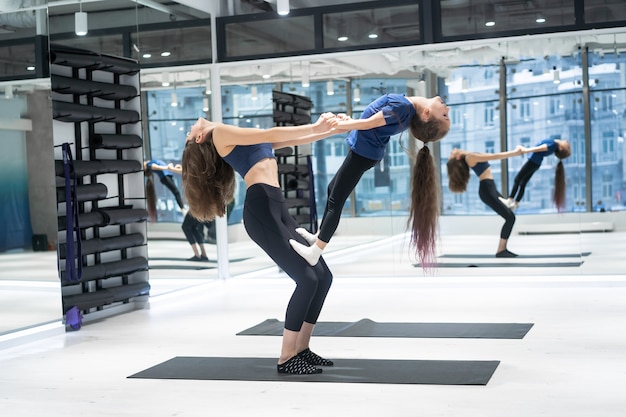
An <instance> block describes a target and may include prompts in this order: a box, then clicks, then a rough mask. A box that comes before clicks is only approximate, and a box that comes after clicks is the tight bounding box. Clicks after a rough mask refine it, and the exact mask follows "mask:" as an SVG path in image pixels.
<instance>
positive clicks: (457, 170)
mask: <svg viewBox="0 0 626 417" xmlns="http://www.w3.org/2000/svg"><path fill="white" fill-rule="evenodd" d="M523 153H524V148H523V147H521V146H518V147H516V148H515V149H514V150H512V151H507V152H499V153H478V152H468V151H463V150H461V149H456V148H455V149H453V150H452V152H450V157H449V158H448V164H447V165H448V187H449V188H450V191H452V192H453V193H463V192H465V190H466V189H467V183H468V182H469V177H470V172H469V170H470V168H471V169H472V171H474V173H475V174H476V176H477V177H478V180H479V181H480V185H479V187H478V196H479V197H480V200H481V201H482V202H483V203H485V204H486V205H487V206H489V207H490V208H491V209H492V210H493V211H495V212H496V213H497V214H498V215H499V216H500V217H502V218H503V219H504V225H503V226H502V229H501V230H500V241H499V243H498V249H497V251H496V258H514V257H516V256H517V254H515V253H513V252H511V251H509V250H508V249H507V248H506V244H507V242H508V240H509V237H510V236H511V231H512V230H513V225H514V224H515V214H514V213H513V211H512V210H511V209H510V208H509V207H507V205H506V204H504V203H503V202H502V201H500V199H499V197H502V195H501V194H500V192H498V190H497V189H496V184H495V182H494V181H493V174H492V173H491V166H490V165H489V162H488V161H494V160H498V159H505V158H510V157H512V156H518V155H522V154H523Z"/></svg>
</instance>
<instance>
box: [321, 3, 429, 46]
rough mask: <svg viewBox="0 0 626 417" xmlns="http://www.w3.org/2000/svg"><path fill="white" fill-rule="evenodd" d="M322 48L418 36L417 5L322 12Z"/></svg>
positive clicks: (415, 37) (372, 43)
mask: <svg viewBox="0 0 626 417" xmlns="http://www.w3.org/2000/svg"><path fill="white" fill-rule="evenodd" d="M323 30H324V48H341V47H346V46H357V45H364V46H373V45H376V44H380V43H391V42H397V43H399V42H406V41H419V40H420V27H419V6H418V5H417V4H415V5H409V6H401V7H386V8H381V9H371V10H358V11H353V12H343V13H328V14H325V15H324V29H323Z"/></svg>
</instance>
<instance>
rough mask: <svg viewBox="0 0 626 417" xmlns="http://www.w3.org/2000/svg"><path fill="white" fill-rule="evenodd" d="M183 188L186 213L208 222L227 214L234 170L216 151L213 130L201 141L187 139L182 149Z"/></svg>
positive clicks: (233, 190)
mask: <svg viewBox="0 0 626 417" xmlns="http://www.w3.org/2000/svg"><path fill="white" fill-rule="evenodd" d="M182 166H183V174H182V176H183V190H184V193H185V199H186V200H187V203H188V204H189V213H190V214H191V215H192V216H193V217H195V218H196V219H198V220H201V221H210V220H213V219H214V218H215V217H217V216H220V217H221V216H224V215H225V214H226V204H227V202H229V201H231V200H232V199H233V194H234V192H235V171H234V170H233V168H232V167H231V166H230V165H228V164H227V163H226V161H224V159H223V158H222V157H221V156H220V155H219V154H218V153H217V150H216V149H215V146H214V145H213V137H212V132H209V133H208V134H207V135H206V137H205V140H204V143H200V144H198V143H196V142H195V141H188V142H187V143H186V144H185V150H184V151H183V160H182Z"/></svg>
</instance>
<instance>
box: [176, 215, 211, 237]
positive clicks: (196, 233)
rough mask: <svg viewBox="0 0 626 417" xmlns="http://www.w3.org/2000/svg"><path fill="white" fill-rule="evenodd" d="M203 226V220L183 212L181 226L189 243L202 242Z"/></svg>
mask: <svg viewBox="0 0 626 417" xmlns="http://www.w3.org/2000/svg"><path fill="white" fill-rule="evenodd" d="M204 226H205V223H204V222H201V221H200V220H198V219H196V218H195V217H193V216H192V215H191V214H189V213H187V214H185V218H184V219H183V225H182V226H181V228H182V229H183V233H184V234H185V237H186V238H187V242H189V243H190V244H191V245H193V244H195V243H198V244H200V243H204Z"/></svg>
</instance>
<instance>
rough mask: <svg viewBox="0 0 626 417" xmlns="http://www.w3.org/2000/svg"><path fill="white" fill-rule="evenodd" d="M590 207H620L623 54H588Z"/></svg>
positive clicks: (625, 121) (625, 122)
mask: <svg viewBox="0 0 626 417" xmlns="http://www.w3.org/2000/svg"><path fill="white" fill-rule="evenodd" d="M589 61H590V67H589V77H590V80H589V86H590V89H591V90H592V93H591V95H590V102H591V106H590V107H591V155H592V165H591V167H592V192H591V194H592V197H591V198H592V201H591V203H592V209H593V210H594V211H615V210H624V209H625V207H624V196H626V181H625V179H624V169H623V167H624V137H625V136H626V114H625V113H624V104H625V103H626V83H625V79H626V78H625V77H624V74H626V56H624V55H623V54H620V55H616V54H613V53H607V54H590V60H589Z"/></svg>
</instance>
